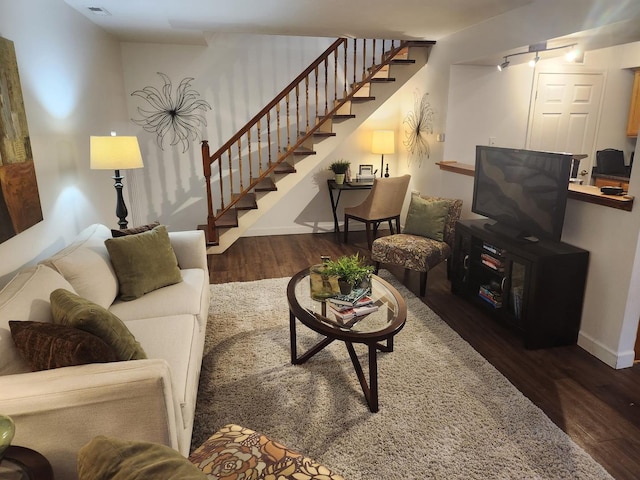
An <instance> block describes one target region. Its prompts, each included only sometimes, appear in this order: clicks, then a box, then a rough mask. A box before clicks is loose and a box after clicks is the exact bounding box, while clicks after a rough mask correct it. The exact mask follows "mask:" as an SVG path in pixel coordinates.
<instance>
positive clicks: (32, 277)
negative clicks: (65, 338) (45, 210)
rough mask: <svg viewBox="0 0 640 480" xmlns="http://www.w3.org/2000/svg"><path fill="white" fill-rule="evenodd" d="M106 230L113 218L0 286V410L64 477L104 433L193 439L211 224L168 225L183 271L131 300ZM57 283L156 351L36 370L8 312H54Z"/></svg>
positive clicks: (46, 315)
mask: <svg viewBox="0 0 640 480" xmlns="http://www.w3.org/2000/svg"><path fill="white" fill-rule="evenodd" d="M107 238H111V231H110V229H109V228H107V227H106V226H104V225H100V224H95V225H92V226H90V227H88V228H86V229H85V230H84V231H82V232H81V233H80V234H79V236H78V237H77V238H76V239H75V240H74V242H73V243H72V244H70V245H69V246H68V247H66V248H64V249H63V250H61V251H60V252H58V253H56V254H55V255H53V256H52V257H50V258H48V259H46V260H45V261H43V262H41V263H40V264H38V265H37V266H34V267H29V268H26V269H24V270H23V271H21V272H19V273H18V274H17V275H16V276H15V277H14V278H13V279H12V280H11V281H10V282H9V284H8V285H7V286H6V287H5V288H4V289H3V290H2V291H0V413H3V414H6V415H10V416H11V417H12V418H13V419H14V420H15V423H16V436H15V438H14V441H13V443H14V444H15V445H22V446H26V447H29V448H32V449H34V450H37V451H39V452H40V453H42V454H43V455H44V456H45V457H47V459H48V460H49V461H50V462H51V464H52V466H53V469H54V473H55V476H56V478H61V479H74V478H77V477H76V454H77V452H78V450H79V449H80V448H81V447H82V446H83V445H84V444H86V443H87V442H89V441H90V440H91V439H92V438H93V437H95V436H96V435H106V436H112V437H118V438H122V439H130V440H143V441H151V442H156V443H162V444H165V445H168V446H171V447H173V448H175V449H177V450H179V451H180V452H181V453H182V454H184V455H188V453H189V449H190V442H191V434H192V429H193V420H194V411H195V404H196V395H197V390H198V380H199V376H200V367H201V363H202V355H203V348H204V337H205V329H206V323H207V315H208V309H209V274H208V267H207V256H206V247H205V240H204V234H203V232H200V231H188V232H169V238H170V241H171V245H172V247H173V250H174V252H175V255H176V258H177V260H178V266H179V268H180V273H181V276H182V280H183V281H181V282H179V283H176V284H174V285H170V286H166V287H162V288H160V289H157V290H155V291H152V292H149V293H146V294H145V295H143V296H142V297H140V298H138V299H136V300H133V301H128V302H124V301H121V300H119V299H118V278H117V276H116V274H115V272H114V269H113V266H112V264H111V262H110V257H109V253H108V251H107V249H106V246H105V244H104V241H105V240H106V239H107ZM58 288H64V289H67V290H69V291H71V292H73V293H76V294H77V295H79V296H81V297H83V298H86V299H88V300H91V301H92V302H94V303H96V304H98V305H100V306H102V307H104V308H107V309H108V310H109V311H111V312H112V313H113V314H115V315H116V316H117V317H119V318H120V319H121V320H122V321H123V322H124V324H125V325H126V326H127V327H128V329H129V330H130V331H131V333H132V334H133V335H134V336H135V338H136V340H137V341H139V342H140V344H141V346H142V347H143V348H144V350H145V352H146V354H147V357H148V359H144V360H129V361H120V362H112V363H95V364H87V365H77V366H67V367H63V368H57V369H51V370H43V371H36V372H33V371H31V370H30V368H29V365H28V364H27V363H26V362H25V360H24V359H23V358H22V357H21V355H20V353H19V351H18V350H17V349H16V347H15V344H14V342H13V339H12V337H11V332H10V329H9V325H8V322H9V321H10V320H33V321H39V322H51V321H52V314H51V308H50V303H49V296H50V293H51V292H52V291H53V290H55V289H58Z"/></svg>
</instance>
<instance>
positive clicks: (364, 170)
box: [358, 165, 373, 176]
mask: <svg viewBox="0 0 640 480" xmlns="http://www.w3.org/2000/svg"><path fill="white" fill-rule="evenodd" d="M358 175H361V176H362V175H366V176H368V175H373V165H360V166H359V168H358Z"/></svg>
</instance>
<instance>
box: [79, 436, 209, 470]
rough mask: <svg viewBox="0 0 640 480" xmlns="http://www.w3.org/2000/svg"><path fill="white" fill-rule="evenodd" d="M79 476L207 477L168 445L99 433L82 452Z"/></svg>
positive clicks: (80, 452)
mask: <svg viewBox="0 0 640 480" xmlns="http://www.w3.org/2000/svg"><path fill="white" fill-rule="evenodd" d="M78 478H79V480H206V479H207V476H206V475H205V474H204V473H203V472H201V471H200V470H199V469H198V468H197V467H196V466H195V465H193V464H192V463H191V462H189V460H188V459H186V458H185V457H183V456H182V455H181V454H180V453H179V452H177V451H176V450H173V449H172V448H170V447H167V446H165V445H159V444H156V443H150V442H139V441H126V440H120V439H116V438H110V437H105V436H102V435H101V436H98V437H95V438H94V439H93V440H91V441H90V442H89V443H88V444H86V445H85V446H83V447H82V448H81V449H80V451H79V452H78Z"/></svg>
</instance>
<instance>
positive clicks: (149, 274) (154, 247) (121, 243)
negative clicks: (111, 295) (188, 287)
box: [104, 225, 182, 301]
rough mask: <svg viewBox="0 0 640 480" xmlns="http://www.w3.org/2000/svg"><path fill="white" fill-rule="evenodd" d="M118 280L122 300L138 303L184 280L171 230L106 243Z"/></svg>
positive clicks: (113, 239) (158, 228) (164, 229)
mask: <svg viewBox="0 0 640 480" xmlns="http://www.w3.org/2000/svg"><path fill="white" fill-rule="evenodd" d="M104 243H105V245H106V246H107V250H108V251H109V256H110V257H111V264H112V265H113V269H114V270H115V272H116V276H117V277H118V284H119V286H120V298H121V299H122V300H126V301H128V300H135V299H136V298H139V297H141V296H142V295H144V294H145V293H149V292H152V291H153V290H157V289H158V288H161V287H166V286H167V285H173V284H174V283H178V282H181V281H182V275H181V274H180V268H178V260H177V259H176V254H175V252H174V251H173V247H172V246H171V241H170V240H169V233H168V232H167V227H166V226H164V225H158V226H157V227H155V228H153V229H152V230H149V231H146V232H142V233H138V234H137V235H127V236H124V237H118V238H108V239H107V240H105V241H104Z"/></svg>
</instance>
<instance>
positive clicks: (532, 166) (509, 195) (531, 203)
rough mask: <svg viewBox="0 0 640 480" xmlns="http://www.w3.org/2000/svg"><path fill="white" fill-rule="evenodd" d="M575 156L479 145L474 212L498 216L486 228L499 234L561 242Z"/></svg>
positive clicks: (489, 216) (474, 187) (474, 188)
mask: <svg viewBox="0 0 640 480" xmlns="http://www.w3.org/2000/svg"><path fill="white" fill-rule="evenodd" d="M571 158H572V155H571V154H570V153H555V152H536V151H533V150H517V149H513V148H502V147H488V146H482V145H478V146H477V147H476V169H475V179H474V184H473V203H472V205H471V211H472V212H474V213H477V214H479V215H482V216H485V217H488V218H490V219H492V220H495V223H487V224H486V225H485V228H487V229H489V230H493V231H495V232H497V233H499V234H502V235H507V236H509V237H512V238H522V239H524V238H526V239H528V240H533V241H535V240H536V239H547V240H553V241H560V237H561V236H562V226H563V224H564V214H565V208H566V204H567V195H568V191H569V176H570V174H571Z"/></svg>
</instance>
